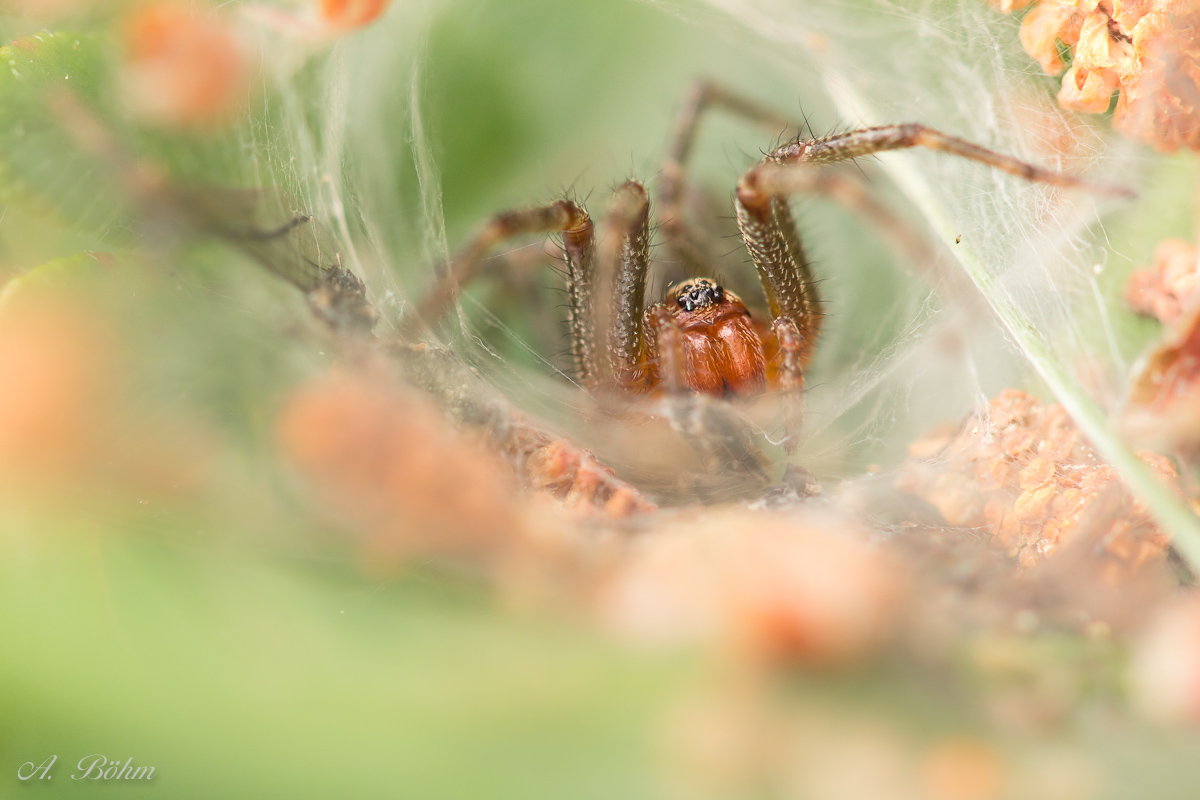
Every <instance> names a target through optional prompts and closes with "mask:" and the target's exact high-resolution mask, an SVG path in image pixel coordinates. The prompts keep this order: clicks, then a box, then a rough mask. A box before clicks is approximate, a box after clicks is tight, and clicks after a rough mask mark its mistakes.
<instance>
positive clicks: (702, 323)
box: [416, 82, 1125, 456]
mask: <svg viewBox="0 0 1200 800" xmlns="http://www.w3.org/2000/svg"><path fill="white" fill-rule="evenodd" d="M712 107H720V108H723V109H725V110H726V111H729V112H732V113H734V114H736V115H739V116H742V117H745V118H747V119H749V120H751V121H755V122H759V123H763V124H765V125H770V126H776V129H777V130H779V129H785V128H793V129H794V128H795V127H796V126H794V125H792V124H791V123H790V122H789V121H788V120H785V119H784V118H782V117H780V116H778V115H776V114H775V113H773V112H771V111H769V110H767V109H765V108H763V107H761V106H759V105H757V104H755V103H753V102H750V101H748V100H745V99H743V98H742V97H740V96H739V95H737V94H735V93H733V92H731V91H729V90H726V89H723V88H721V87H719V86H716V85H714V84H712V83H708V82H700V83H697V84H696V85H695V86H693V88H692V90H691V91H690V92H689V93H688V95H687V98H686V101H685V102H684V104H683V107H682V110H681V111H680V113H679V115H678V118H677V119H676V122H675V126H674V131H673V135H672V139H671V142H670V144H669V147H668V155H667V160H666V163H665V164H664V166H663V170H662V172H661V174H660V177H659V181H658V186H657V188H658V195H659V202H660V205H661V206H662V208H663V211H662V213H661V215H660V218H661V219H662V223H661V226H660V227H661V229H662V230H664V232H665V233H666V234H667V236H668V239H669V241H670V242H671V246H672V248H673V250H674V251H675V253H676V254H677V255H678V256H679V257H680V260H682V261H683V262H685V263H686V264H687V265H688V267H689V268H690V269H691V270H692V271H694V272H704V271H707V270H709V269H711V268H712V263H711V260H710V259H709V258H708V257H707V256H706V254H705V248H704V247H702V246H701V245H700V241H701V240H700V234H699V233H698V232H697V231H694V230H691V229H690V226H688V225H686V224H685V222H684V219H683V215H682V213H681V208H680V198H681V195H682V187H683V182H684V167H685V164H686V162H687V160H688V157H689V155H690V152H691V150H692V145H693V142H694V140H695V137H696V131H697V126H698V123H699V120H700V119H701V117H702V115H703V113H704V112H705V110H706V109H708V108H712ZM911 147H927V148H930V149H932V150H937V151H941V152H944V153H949V154H952V155H956V156H960V157H962V158H966V159H970V160H973V161H977V162H981V163H983V164H986V165H988V166H991V167H993V168H996V169H999V170H1002V171H1004V172H1008V173H1011V174H1013V175H1017V176H1019V177H1021V178H1024V179H1026V180H1030V181H1038V182H1043V183H1048V184H1054V185H1058V186H1063V187H1073V188H1085V189H1090V190H1092V191H1098V192H1105V193H1118V194H1123V193H1125V190H1123V189H1120V188H1119V187H1111V186H1102V185H1097V184H1092V183H1089V182H1086V181H1084V180H1081V179H1079V178H1076V177H1072V176H1069V175H1065V174H1062V173H1058V172H1054V171H1051V170H1047V169H1043V168H1040V167H1037V166H1034V165H1032V164H1028V163H1026V162H1023V161H1019V160H1017V159H1015V158H1012V157H1010V156H1006V155H1002V154H1000V153H997V152H994V151H992V150H988V149H986V148H984V147H981V146H980V145H977V144H973V143H971V142H969V141H966V140H964V139H960V138H957V137H954V136H950V135H947V134H945V133H942V132H940V131H937V130H934V129H932V128H928V127H926V126H924V125H920V124H902V125H886V126H881V127H872V128H863V129H859V130H851V131H848V132H845V133H838V134H834V135H830V136H826V137H816V138H807V139H806V138H804V137H803V136H802V135H797V136H796V137H795V138H794V139H790V140H788V141H786V142H785V143H784V144H782V145H780V146H778V147H775V148H774V149H773V150H771V151H770V152H769V153H767V154H766V155H765V156H764V157H763V159H762V160H761V161H760V162H759V163H758V164H756V165H755V166H754V167H752V168H751V169H750V170H749V171H747V172H745V173H744V174H743V175H742V176H741V178H740V179H739V180H738V182H737V186H736V190H735V193H734V210H735V215H736V220H737V225H738V228H739V230H740V232H741V237H742V239H743V241H744V242H745V245H746V248H747V249H748V250H749V252H750V255H751V258H752V260H753V262H754V267H755V269H756V271H757V273H758V277H759V280H760V282H761V284H762V290H763V294H764V295H765V298H766V305H767V309H768V312H769V314H770V319H769V320H766V321H764V320H757V319H755V318H754V317H753V316H752V315H751V312H750V311H749V309H748V308H747V306H746V303H745V302H743V300H742V298H741V297H739V296H738V295H737V294H735V293H734V292H732V291H730V290H729V289H728V288H726V287H724V286H722V285H721V284H720V283H718V282H717V281H716V280H714V279H713V278H711V277H694V278H689V279H687V280H684V281H681V282H678V283H676V284H674V285H673V286H671V287H670V288H669V289H668V290H667V292H666V295H665V297H664V298H663V299H662V300H661V301H659V302H654V303H651V304H650V305H648V306H647V304H646V297H645V295H646V282H647V273H648V271H649V268H650V257H649V249H650V248H649V245H650V234H651V214H650V200H649V197H648V195H647V192H646V190H645V188H644V187H643V185H642V184H641V183H639V182H637V181H634V180H630V181H627V182H625V183H624V184H622V185H620V186H619V187H617V189H616V190H615V191H614V193H613V197H612V200H611V201H610V204H609V207H608V211H607V213H606V214H605V216H604V217H603V219H602V220H601V222H600V225H599V235H597V226H596V224H595V223H593V221H592V218H591V217H590V216H589V215H588V212H587V210H586V209H585V208H584V207H583V205H582V204H580V203H579V202H576V201H574V200H571V199H562V200H558V201H557V202H553V203H550V204H548V205H542V206H535V207H529V208H521V209H515V210H510V211H505V212H502V213H499V214H497V215H495V216H494V217H492V218H491V220H489V221H488V222H487V223H486V224H485V225H484V226H483V227H482V229H481V230H480V231H479V232H478V233H476V235H475V236H474V237H472V238H471V239H470V240H469V241H468V242H467V243H466V244H465V245H464V246H462V247H461V249H459V250H458V251H457V252H456V253H455V254H454V255H453V256H452V257H451V259H450V261H449V264H448V265H447V267H446V269H445V270H444V272H443V273H442V275H441V277H440V279H439V280H438V281H437V282H436V283H435V285H434V287H433V288H432V290H431V291H430V292H429V294H428V295H427V296H426V298H425V299H424V301H423V302H422V303H420V304H419V306H418V307H417V309H416V313H417V316H419V317H420V318H421V319H423V320H425V321H426V322H428V323H430V324H432V323H434V322H435V321H436V320H438V319H439V318H440V317H441V316H442V315H443V314H444V312H445V311H446V310H447V308H449V307H450V305H451V304H452V303H453V302H454V301H455V299H456V297H457V296H458V292H459V291H460V289H461V288H462V287H463V286H464V285H465V284H467V283H468V282H470V281H471V280H473V279H474V278H475V277H476V276H478V275H479V274H480V273H481V272H482V271H483V269H484V267H485V264H487V263H488V262H487V258H488V256H489V255H490V253H491V251H492V250H493V248H494V247H496V246H497V245H498V244H500V243H502V242H506V241H508V240H511V239H514V238H518V237H524V236H529V235H535V234H541V235H549V234H558V235H560V236H561V237H562V250H563V260H564V262H565V269H564V270H563V274H564V277H565V280H566V294H567V308H568V326H569V330H570V342H571V355H572V358H573V361H574V369H575V377H576V379H577V380H578V382H579V383H580V384H581V385H582V386H583V387H584V388H585V389H587V390H588V391H590V392H592V393H593V394H597V393H600V392H602V391H603V392H608V391H610V390H613V389H615V390H616V391H617V392H618V393H620V394H624V395H628V396H649V395H661V394H665V395H667V396H669V397H675V398H678V397H686V396H693V397H695V396H697V395H699V396H705V395H708V396H717V397H722V398H742V397H752V396H756V395H760V394H763V393H764V392H767V391H776V392H779V393H780V394H781V396H782V397H783V399H784V403H785V415H784V417H785V418H784V426H785V433H786V437H785V440H784V449H785V452H786V454H787V455H788V456H791V455H792V453H793V452H794V451H795V448H796V445H797V442H798V440H799V430H800V423H801V413H800V408H801V400H802V394H803V389H804V370H805V366H806V365H807V363H808V362H809V359H810V358H811V357H812V354H813V350H814V348H815V346H816V343H817V339H818V336H819V334H820V331H821V324H822V317H823V315H822V312H821V300H820V298H819V296H818V293H817V283H816V281H815V280H814V278H813V273H812V269H811V266H810V262H809V260H808V258H807V256H806V254H805V250H804V247H803V245H802V243H801V238H800V234H799V232H798V230H797V227H796V224H795V222H794V220H793V218H792V213H791V210H790V208H789V206H788V198H789V197H790V196H791V195H794V194H798V193H801V192H810V191H815V192H820V193H824V194H827V195H830V196H832V197H833V198H834V199H836V200H839V201H841V202H842V203H844V204H847V205H849V206H851V207H852V208H854V209H857V210H858V211H859V212H860V213H862V214H864V215H865V216H866V217H868V218H869V219H870V220H871V221H873V222H874V223H875V224H876V225H878V226H881V227H882V228H884V229H885V231H887V232H890V233H892V234H894V235H895V236H896V237H899V238H901V239H907V240H908V241H909V242H910V243H911V239H912V237H911V236H908V235H907V233H906V231H905V223H903V222H902V221H901V220H899V219H898V218H897V217H895V216H893V215H892V214H891V212H890V211H888V210H887V209H886V208H884V207H883V206H882V205H880V204H878V203H876V202H875V201H873V200H872V199H871V198H870V197H869V196H868V195H867V194H866V192H865V190H864V189H863V188H862V186H861V183H860V182H859V181H857V180H852V179H851V178H850V177H849V176H848V175H846V174H845V173H843V172H836V171H833V170H831V169H829V168H828V167H829V166H830V165H833V164H836V163H838V162H845V161H850V160H853V159H855V158H859V157H862V156H868V155H872V154H875V153H881V152H885V151H889V150H900V149H905V148H911ZM917 247H918V246H916V245H913V246H912V249H914V250H915V249H916V248H917ZM926 252H928V251H926Z"/></svg>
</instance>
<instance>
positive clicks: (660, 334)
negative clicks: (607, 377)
mask: <svg viewBox="0 0 1200 800" xmlns="http://www.w3.org/2000/svg"><path fill="white" fill-rule="evenodd" d="M643 327H644V328H645V330H646V340H647V341H646V360H647V362H648V366H649V368H650V369H651V370H652V371H653V373H654V377H655V378H656V383H657V384H658V385H659V386H660V387H662V389H663V390H664V391H665V392H666V393H667V395H668V396H671V397H678V396H680V395H684V394H687V392H688V386H687V364H686V363H685V356H684V345H683V331H682V330H680V329H679V323H677V322H676V321H675V318H674V317H672V316H671V312H670V311H667V307H666V306H665V305H663V304H662V303H655V304H654V305H652V306H650V308H648V309H646V314H645V320H644V325H643Z"/></svg>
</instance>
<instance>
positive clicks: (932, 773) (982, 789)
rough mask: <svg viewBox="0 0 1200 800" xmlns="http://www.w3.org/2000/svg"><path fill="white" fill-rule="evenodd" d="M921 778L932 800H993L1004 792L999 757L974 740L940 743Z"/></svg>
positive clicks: (930, 754)
mask: <svg viewBox="0 0 1200 800" xmlns="http://www.w3.org/2000/svg"><path fill="white" fill-rule="evenodd" d="M921 766H922V769H921V772H922V778H923V781H922V782H923V784H924V788H925V793H926V796H927V797H929V798H931V800H992V799H993V798H999V797H1001V796H1002V795H1001V793H1002V791H1003V789H1004V779H1005V777H1006V776H1005V765H1004V761H1003V759H1002V758H1001V756H1000V753H999V752H998V751H997V750H996V749H995V748H994V747H991V746H989V745H987V744H986V743H984V742H981V741H976V740H973V739H946V740H943V741H941V742H938V743H937V744H936V745H935V746H934V747H933V748H931V749H930V750H929V752H928V753H926V754H925V757H924V759H922V765H921Z"/></svg>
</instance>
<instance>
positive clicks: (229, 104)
mask: <svg viewBox="0 0 1200 800" xmlns="http://www.w3.org/2000/svg"><path fill="white" fill-rule="evenodd" d="M124 38H125V63H124V65H123V68H122V84H123V89H124V93H125V97H126V99H127V102H128V104H129V106H130V109H131V110H132V111H133V112H134V113H135V114H137V115H138V116H139V117H141V118H143V119H146V120H148V121H150V122H154V123H156V124H162V125H168V126H177V127H206V126H212V125H216V124H220V123H222V122H225V121H227V120H228V119H230V118H231V117H232V116H234V115H235V114H236V113H237V112H238V111H239V110H240V109H241V108H242V106H243V105H244V103H245V101H246V96H247V93H248V91H249V88H250V80H251V75H250V59H249V58H248V56H247V54H246V52H245V51H244V49H243V48H242V45H241V43H240V42H239V41H238V38H237V36H236V35H235V32H234V30H233V28H232V27H230V26H229V25H228V24H226V23H225V22H224V21H222V20H221V19H220V18H218V17H217V16H215V15H214V14H211V13H203V12H201V11H199V10H197V9H195V8H193V7H190V6H186V5H181V4H177V3H174V2H164V3H154V4H151V5H147V6H143V7H142V8H140V9H138V10H137V11H135V12H133V13H132V14H131V15H130V16H129V17H128V19H126V21H125V37H124Z"/></svg>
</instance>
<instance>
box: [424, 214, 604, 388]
mask: <svg viewBox="0 0 1200 800" xmlns="http://www.w3.org/2000/svg"><path fill="white" fill-rule="evenodd" d="M538 233H541V234H548V233H561V234H562V237H563V256H564V260H565V264H566V278H567V310H568V315H569V318H568V324H569V325H570V330H571V354H572V356H573V357H574V361H575V372H576V377H577V378H578V380H579V382H580V383H581V384H583V385H584V386H585V387H587V388H589V389H590V388H593V387H595V386H596V385H597V384H598V383H599V378H600V370H599V367H598V365H597V354H596V348H595V318H594V315H593V313H592V302H593V298H592V285H593V281H594V276H593V263H594V260H595V259H594V249H595V227H594V225H593V224H592V220H591V218H590V217H589V216H588V213H587V211H586V210H585V209H584V208H583V206H581V205H579V204H578V203H576V202H574V201H572V200H559V201H558V202H556V203H551V204H549V205H545V206H535V207H533V208H522V209H516V210H514V211H505V212H502V213H500V214H497V215H495V216H494V217H492V218H491V219H490V220H488V222H487V223H486V224H485V225H484V226H483V228H482V229H481V230H480V231H479V232H478V233H476V234H475V236H473V237H472V238H471V239H470V240H469V241H468V242H467V243H466V244H465V245H463V246H462V247H461V248H460V249H459V250H458V251H457V252H456V253H455V254H454V255H453V257H451V259H450V262H449V264H447V265H446V267H445V269H444V271H443V272H442V273H441V275H440V276H439V277H438V280H437V282H436V283H435V284H434V286H433V288H432V289H431V290H430V291H429V293H428V294H427V295H426V296H425V298H424V300H422V301H421V303H420V304H418V305H417V307H416V311H415V313H411V314H410V315H409V316H408V317H407V318H405V319H402V320H401V329H402V331H404V330H411V329H412V328H413V327H414V326H415V325H417V323H418V322H419V321H424V322H425V323H426V324H428V325H433V324H435V323H436V322H437V321H438V320H439V319H441V318H442V316H443V315H444V314H445V313H446V310H447V309H448V308H450V306H451V305H452V304H453V303H454V301H455V300H456V299H457V298H458V295H459V293H460V292H461V291H462V288H463V287H464V286H466V285H467V284H468V283H470V282H471V281H472V280H474V279H475V278H476V277H478V276H479V275H480V274H481V273H482V271H483V268H484V265H485V264H486V263H487V262H486V259H487V256H488V254H489V253H490V252H491V250H492V248H494V247H495V246H496V245H498V244H500V243H501V242H506V241H509V240H511V239H515V238H518V237H520V236H528V235H530V234H538Z"/></svg>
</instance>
